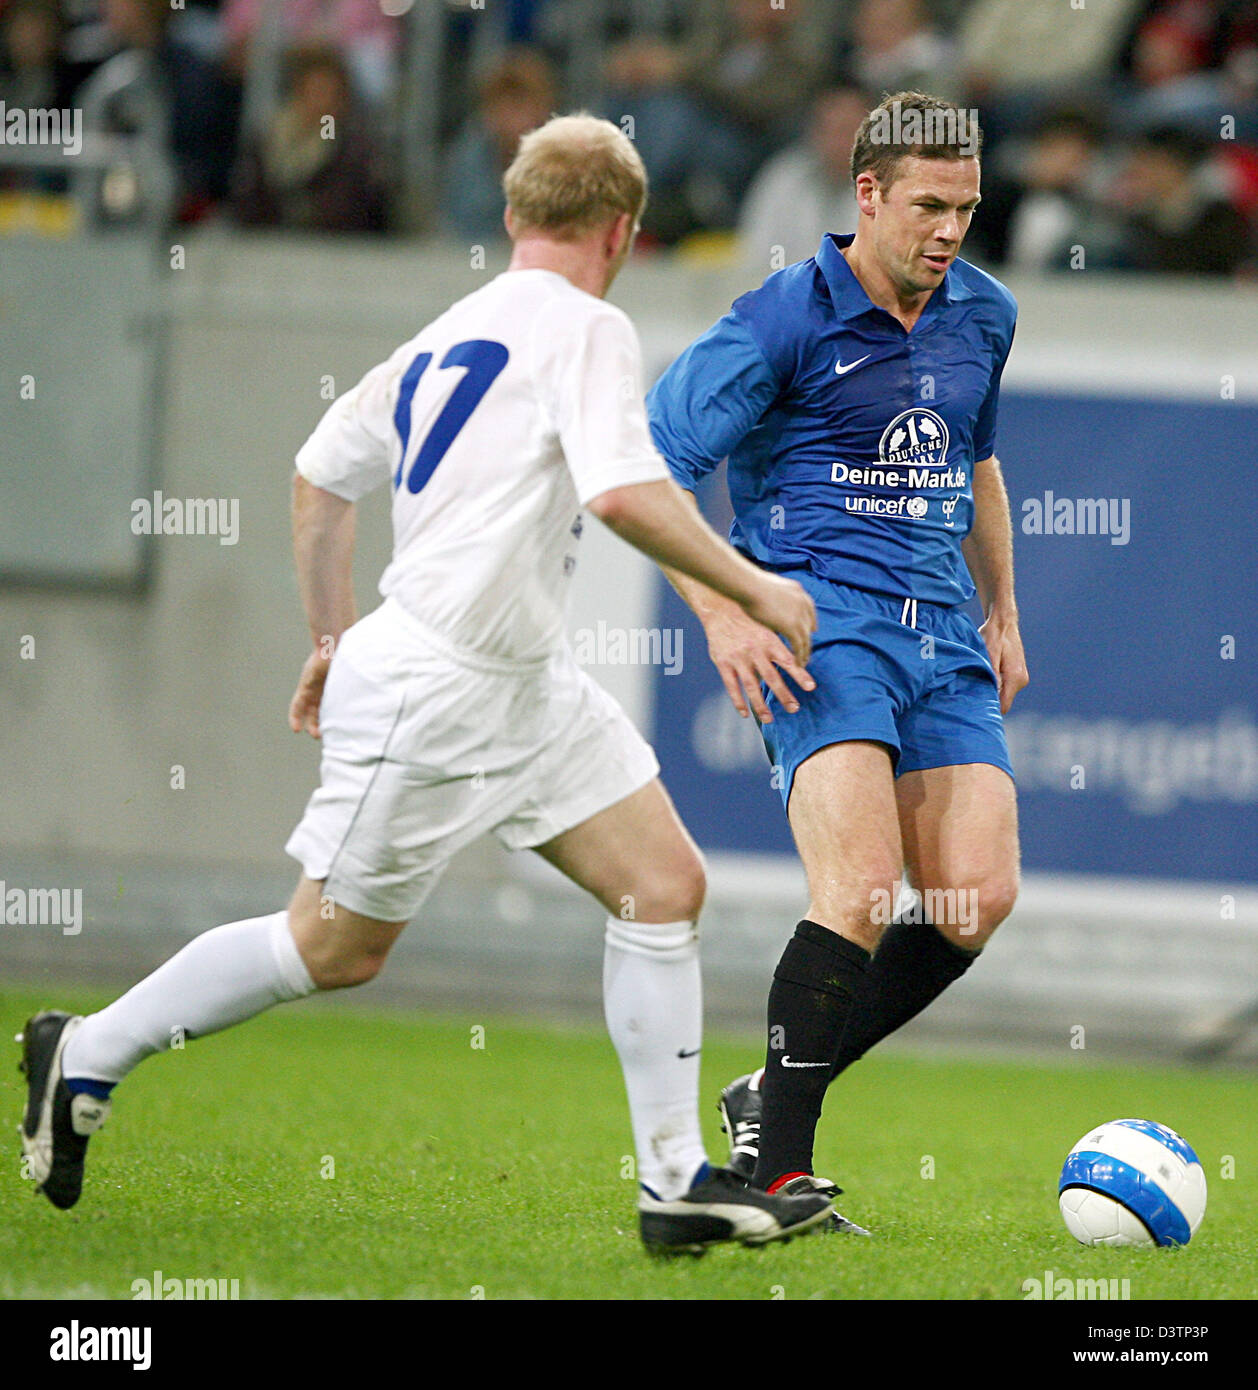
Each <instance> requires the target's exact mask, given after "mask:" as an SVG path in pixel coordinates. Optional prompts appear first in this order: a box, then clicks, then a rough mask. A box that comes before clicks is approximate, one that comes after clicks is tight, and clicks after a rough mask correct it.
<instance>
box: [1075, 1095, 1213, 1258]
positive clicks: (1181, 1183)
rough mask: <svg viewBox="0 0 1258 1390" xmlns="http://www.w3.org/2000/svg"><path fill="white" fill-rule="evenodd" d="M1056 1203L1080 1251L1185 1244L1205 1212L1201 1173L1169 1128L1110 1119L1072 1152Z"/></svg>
mask: <svg viewBox="0 0 1258 1390" xmlns="http://www.w3.org/2000/svg"><path fill="white" fill-rule="evenodd" d="M1057 1194H1058V1195H1057V1201H1058V1205H1059V1206H1060V1207H1061V1214H1062V1217H1063V1218H1064V1219H1065V1222H1066V1228H1067V1230H1069V1232H1070V1234H1071V1235H1072V1236H1074V1238H1075V1239H1076V1240H1077V1241H1080V1242H1082V1244H1084V1245H1150V1246H1152V1245H1187V1244H1188V1242H1189V1241H1190V1240H1191V1239H1192V1238H1193V1236H1195V1235H1196V1234H1197V1227H1198V1226H1200V1225H1201V1218H1202V1217H1203V1216H1205V1214H1206V1175H1205V1173H1204V1172H1203V1171H1202V1167H1201V1163H1200V1160H1199V1159H1198V1158H1197V1155H1196V1154H1195V1153H1193V1151H1192V1149H1191V1148H1189V1146H1188V1145H1187V1144H1186V1143H1185V1142H1184V1140H1182V1139H1181V1138H1180V1137H1179V1135H1178V1134H1176V1133H1175V1131H1174V1130H1173V1129H1167V1127H1166V1126H1165V1125H1156V1124H1154V1123H1153V1121H1152V1120H1110V1121H1109V1123H1108V1124H1103V1125H1100V1126H1098V1127H1097V1128H1096V1129H1093V1130H1089V1131H1088V1133H1087V1134H1085V1135H1084V1136H1083V1138H1082V1139H1080V1140H1079V1142H1078V1143H1077V1144H1076V1145H1075V1146H1074V1148H1073V1149H1071V1150H1070V1152H1069V1154H1067V1156H1066V1162H1065V1165H1064V1166H1063V1168H1062V1170H1061V1182H1060V1183H1059V1184H1058V1187H1057Z"/></svg>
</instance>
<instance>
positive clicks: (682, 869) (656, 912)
mask: <svg viewBox="0 0 1258 1390" xmlns="http://www.w3.org/2000/svg"><path fill="white" fill-rule="evenodd" d="M707 891H708V878H707V873H706V871H705V869H704V866H703V860H702V859H701V858H700V857H699V855H698V854H697V853H689V854H686V855H683V856H679V857H678V858H677V859H676V861H675V862H673V863H672V864H670V865H669V866H668V867H667V868H665V869H661V870H659V871H658V872H657V873H656V874H654V875H653V876H652V879H651V881H650V882H649V883H648V884H645V885H644V886H643V888H642V890H641V891H640V892H638V893H634V894H626V899H628V901H622V902H621V904H620V905H619V906H620V911H621V912H622V913H624V914H626V915H628V916H631V917H633V918H635V919H636V920H637V921H639V922H694V921H697V920H698V917H699V913H700V912H702V910H703V899H704V897H705V896H706V895H707Z"/></svg>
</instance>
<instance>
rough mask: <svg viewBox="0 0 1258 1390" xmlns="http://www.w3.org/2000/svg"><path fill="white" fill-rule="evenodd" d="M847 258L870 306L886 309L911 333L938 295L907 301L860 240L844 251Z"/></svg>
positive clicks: (923, 293)
mask: <svg viewBox="0 0 1258 1390" xmlns="http://www.w3.org/2000/svg"><path fill="white" fill-rule="evenodd" d="M843 257H844V259H845V260H846V261H847V263H848V266H849V268H850V269H851V272H852V274H853V275H855V276H856V280H857V283H858V284H859V285H860V287H861V289H863V290H864V291H865V293H866V294H867V295H868V296H869V298H870V302H871V303H873V304H876V305H877V306H878V308H879V309H885V310H886V311H887V313H889V314H890V315H891V317H892V318H894V319H898V320H899V321H900V323H901V324H902V325H903V326H904V330H905V332H911V331H912V329H913V325H914V324H915V323H916V322H917V320H918V319H919V318H921V316H922V310H923V309H924V308H925V307H926V304H927V301H928V300H929V299H930V297H931V295H932V294H933V293H934V291H933V290H922V291H921V292H920V293H918V294H912V295H909V296H907V297H906V296H904V295H902V294H901V293H900V291H899V290H898V289H897V288H896V285H895V282H894V281H893V280H892V279H891V277H890V276H889V275H888V274H887V272H886V271H885V270H884V269H883V268H882V266H881V265H880V264H879V262H878V258H877V257H876V256H875V255H873V254H872V252H870V251H869V250H868V248H866V247H865V246H863V245H861V243H860V240H859V238H857V239H856V240H854V241H852V242H851V243H850V244H849V245H848V246H846V247H844V249H843Z"/></svg>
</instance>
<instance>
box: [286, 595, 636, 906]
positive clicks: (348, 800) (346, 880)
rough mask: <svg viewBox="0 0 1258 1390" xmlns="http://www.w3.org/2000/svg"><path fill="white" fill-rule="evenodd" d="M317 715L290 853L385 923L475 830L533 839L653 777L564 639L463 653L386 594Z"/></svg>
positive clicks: (622, 720) (339, 661)
mask: <svg viewBox="0 0 1258 1390" xmlns="http://www.w3.org/2000/svg"><path fill="white" fill-rule="evenodd" d="M319 724H320V729H321V732H322V742H323V761H322V766H321V769H320V777H321V785H320V787H319V789H318V790H317V791H316V792H315V793H314V795H313V796H312V797H311V798H310V802H309V804H308V805H307V807H306V812H305V815H304V816H303V817H302V819H301V823H300V824H299V825H298V826H297V828H296V830H294V831H293V833H292V835H291V836H290V837H289V841H288V844H287V845H286V846H285V849H286V850H287V852H288V853H289V854H291V855H292V856H293V858H294V859H296V860H297V861H298V862H299V863H300V864H301V865H302V867H303V869H304V870H305V872H306V876H307V877H308V878H311V879H314V880H316V881H320V880H326V882H325V885H324V891H325V892H326V893H327V894H328V896H329V897H331V898H332V899H333V900H334V901H336V902H338V903H340V904H341V905H343V906H344V907H347V908H349V909H350V910H351V911H353V912H361V913H363V914H364V915H366V916H368V917H375V918H377V919H379V920H381V921H385V922H401V921H406V920H408V919H409V918H411V917H413V916H414V915H415V914H416V913H417V912H418V911H419V908H420V906H421V905H422V903H423V901H424V899H425V898H426V897H427V896H428V894H429V893H430V892H431V891H432V889H433V888H434V887H435V886H436V884H437V881H438V879H439V878H440V877H441V874H442V872H443V871H444V869H445V867H446V865H447V864H448V863H449V862H450V859H451V858H452V857H453V855H454V854H455V853H456V852H457V851H458V850H460V849H462V848H463V847H464V845H467V844H469V843H470V842H471V841H472V840H475V839H476V838H478V837H479V836H480V835H483V834H484V833H485V832H486V831H490V830H492V831H493V832H494V834H495V835H497V837H498V838H499V839H500V840H501V841H502V843H503V844H504V845H506V846H507V848H508V849H529V848H531V847H533V846H535V845H540V844H544V843H545V842H546V841H547V840H551V839H553V838H554V837H555V836H556V835H559V834H561V833H562V832H563V831H565V830H571V829H572V827H573V826H576V825H580V824H581V822H582V821H585V820H588V819H589V818H590V817H591V816H593V815H595V814H596V813H597V812H599V811H602V810H604V809H606V808H607V807H608V806H612V805H614V804H615V803H616V802H617V801H622V800H623V799H624V798H625V797H627V796H629V795H630V794H631V793H633V792H635V791H637V790H638V789H639V788H640V787H643V786H645V785H646V784H647V783H648V782H650V781H651V780H652V779H653V778H654V777H656V776H657V775H658V774H659V764H658V763H657V762H656V760H655V754H654V753H653V752H652V751H651V747H650V745H649V744H648V743H647V742H646V740H645V739H644V738H643V737H642V735H641V734H640V733H638V731H637V729H635V728H634V726H633V725H632V723H630V721H629V718H628V716H627V715H626V714H625V712H624V711H623V710H622V709H621V708H620V706H619V705H618V704H617V703H616V702H615V700H613V699H612V698H611V696H610V695H608V694H607V693H606V691H604V690H603V689H602V688H601V687H600V686H599V685H598V684H597V683H596V682H595V681H593V680H592V679H591V678H590V677H589V676H588V675H587V674H586V673H585V672H584V671H582V670H581V668H580V667H579V666H578V665H577V664H576V660H575V658H574V657H573V655H572V653H571V651H570V650H568V649H567V648H566V647H565V648H564V649H563V650H561V651H559V652H557V653H556V654H555V655H554V656H553V657H551V658H549V659H548V660H546V661H545V662H542V663H538V664H536V665H534V666H531V667H527V666H526V667H523V668H521V667H519V666H511V667H507V666H506V665H505V664H504V663H501V662H493V661H487V660H481V659H478V658H472V657H470V656H468V655H467V654H465V653H456V652H454V651H452V650H451V649H450V648H448V647H446V646H445V645H444V644H443V643H441V640H440V638H439V637H437V636H436V635H435V634H433V633H430V632H428V631H427V629H425V628H421V627H420V626H419V625H418V624H417V623H416V622H415V620H414V619H413V618H411V617H410V615H409V614H407V613H406V612H405V610H404V609H402V608H401V607H400V606H399V605H398V604H397V603H396V602H395V601H394V600H392V599H386V600H385V602H384V603H383V604H382V605H381V607H379V608H378V609H376V611H375V612H374V613H372V614H370V615H369V616H368V617H366V618H364V619H362V621H361V622H358V623H355V624H354V626H353V627H351V628H350V629H349V631H348V632H346V633H345V635H344V636H343V637H342V638H341V642H340V646H339V647H338V649H337V652H336V655H335V657H334V658H333V660H332V668H331V670H330V672H329V673H328V680H327V685H326V686H325V687H324V692H323V703H322V705H321V707H320V712H319Z"/></svg>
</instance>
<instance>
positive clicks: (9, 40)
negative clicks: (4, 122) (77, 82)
mask: <svg viewBox="0 0 1258 1390" xmlns="http://www.w3.org/2000/svg"><path fill="white" fill-rule="evenodd" d="M73 91H74V74H73V73H72V72H71V70H70V68H69V66H68V64H67V63H66V62H65V60H64V59H63V58H62V56H61V15H60V12H59V11H58V9H57V3H56V0H11V3H10V4H9V5H7V6H5V7H4V8H3V11H2V12H0V101H3V102H4V104H5V106H6V107H8V108H14V107H17V108H21V109H23V110H36V109H41V108H52V107H55V108H57V109H61V108H64V107H68V106H69V105H70V98H71V95H72V93H73Z"/></svg>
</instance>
